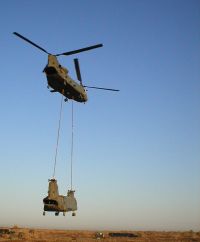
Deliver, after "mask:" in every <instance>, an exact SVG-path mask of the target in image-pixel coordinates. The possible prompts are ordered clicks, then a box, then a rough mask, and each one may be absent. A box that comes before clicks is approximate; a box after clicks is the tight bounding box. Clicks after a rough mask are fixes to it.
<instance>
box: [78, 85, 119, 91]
mask: <svg viewBox="0 0 200 242" xmlns="http://www.w3.org/2000/svg"><path fill="white" fill-rule="evenodd" d="M83 87H87V88H94V89H101V90H107V91H114V92H118V91H119V90H117V89H111V88H104V87H90V86H83Z"/></svg>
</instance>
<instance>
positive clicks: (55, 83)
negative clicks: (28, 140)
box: [13, 32, 119, 103]
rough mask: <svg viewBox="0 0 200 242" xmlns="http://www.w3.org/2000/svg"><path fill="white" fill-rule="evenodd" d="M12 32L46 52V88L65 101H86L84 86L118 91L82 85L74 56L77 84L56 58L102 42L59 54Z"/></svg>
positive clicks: (99, 45)
mask: <svg viewBox="0 0 200 242" xmlns="http://www.w3.org/2000/svg"><path fill="white" fill-rule="evenodd" d="M13 34H15V35H16V36H18V37H19V38H21V39H23V40H25V41H27V42H28V43H29V44H31V45H33V46H35V47H36V48H38V49H40V50H41V51H43V52H45V53H46V54H48V63H47V65H46V67H45V68H44V70H43V72H45V74H46V77H47V82H48V88H49V87H51V88H52V90H51V92H59V93H61V94H62V95H64V96H65V101H67V100H68V99H72V100H75V101H77V102H83V103H85V102H87V100H88V97H87V93H86V89H85V88H94V89H100V90H108V91H119V90H117V89H111V88H103V87H95V86H85V85H83V83H82V78H81V72H80V66H79V61H78V59H77V58H76V59H74V65H75V70H76V75H77V79H78V80H79V82H80V84H79V83H77V82H76V81H74V80H73V79H72V78H71V77H70V76H69V75H68V70H67V68H65V67H63V66H61V65H60V63H59V62H58V60H57V57H58V56H61V55H65V56H68V55H73V54H76V53H80V52H83V51H88V50H92V49H95V48H99V47H102V46H103V45H102V44H97V45H92V46H88V47H85V48H81V49H77V50H73V51H68V52H64V53H61V54H56V55H53V54H51V53H49V52H47V51H46V50H45V49H43V48H42V47H40V46H39V45H37V44H35V43H34V42H32V41H31V40H29V39H27V38H25V37H24V36H22V35H21V34H19V33H17V32H14V33H13Z"/></svg>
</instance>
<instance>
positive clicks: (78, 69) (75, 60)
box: [74, 58, 82, 85]
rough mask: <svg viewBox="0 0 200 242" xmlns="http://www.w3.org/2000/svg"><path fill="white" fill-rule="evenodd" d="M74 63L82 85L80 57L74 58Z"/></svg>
mask: <svg viewBox="0 0 200 242" xmlns="http://www.w3.org/2000/svg"><path fill="white" fill-rule="evenodd" d="M74 65H75V69H76V75H77V79H78V80H79V81H80V83H81V85H82V78H81V72H80V66H79V62H78V59H77V58H76V59H74Z"/></svg>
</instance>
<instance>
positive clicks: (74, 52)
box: [56, 44, 103, 56]
mask: <svg viewBox="0 0 200 242" xmlns="http://www.w3.org/2000/svg"><path fill="white" fill-rule="evenodd" d="M102 46H103V45H102V44H98V45H92V46H88V47H86V48H82V49H78V50H72V51H68V52H64V53H61V54H57V55H56V56H59V55H74V54H76V53H79V52H83V51H88V50H92V49H96V48H99V47H102Z"/></svg>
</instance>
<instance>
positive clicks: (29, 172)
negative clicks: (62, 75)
mask: <svg viewBox="0 0 200 242" xmlns="http://www.w3.org/2000/svg"><path fill="white" fill-rule="evenodd" d="M0 20H1V21H0V25H1V38H0V42H1V47H0V48H1V60H2V61H1V90H2V92H1V95H0V110H1V126H0V132H1V139H0V147H1V148H0V151H1V169H0V181H1V183H0V184H1V185H0V190H1V206H0V225H2V226H3V225H13V224H18V225H20V226H32V227H49V228H65V229H71V228H72V229H128V230H137V229H140V230H147V229H151V230H187V229H193V230H199V228H200V207H199V204H200V189H199V184H200V176H199V172H200V152H199V150H200V125H199V123H200V111H199V105H200V95H199V92H200V82H199V78H200V69H199V66H200V44H199V43H200V2H199V1H198V0H188V1H187V0H184V1H182V0H173V1H172V0H169V1H164V0H160V1H158V0H151V1H148V0H140V1H139V0H133V1H131V0H126V1H114V0H109V1H106V0H103V1H91V0H85V1H68V0H66V1H61V0H59V1H56V2H55V1H47V0H44V1H39V0H36V1H25V0H21V1H11V0H9V1H1V3H0ZM14 31H16V32H19V33H21V34H22V35H24V36H26V37H27V38H29V39H31V40H32V41H34V42H36V43H37V44H39V45H41V46H42V47H43V48H45V49H47V50H48V51H49V52H52V53H60V52H64V51H70V50H73V49H78V48H82V47H85V46H88V45H93V44H97V43H103V44H104V47H103V48H100V49H97V50H93V51H89V52H84V53H80V54H78V55H74V56H69V57H60V58H59V61H60V63H61V64H62V65H64V66H66V67H67V68H68V69H69V73H70V75H71V77H72V78H74V79H75V78H76V75H75V71H74V66H73V58H75V57H78V58H79V61H80V66H81V72H82V78H83V81H84V84H86V85H95V86H103V87H108V88H109V87H110V88H116V89H120V92H119V93H113V92H102V91H97V90H89V91H88V96H89V100H88V102H87V103H86V104H80V103H75V105H74V109H75V114H74V115H75V117H74V122H75V124H74V125H75V127H74V151H75V153H74V188H75V190H76V198H77V201H78V208H79V210H78V212H77V217H75V218H74V217H71V215H70V214H68V215H67V217H62V216H60V217H55V216H54V215H53V214H48V215H47V216H45V217H43V216H42V211H43V204H42V199H43V198H44V197H45V196H46V193H47V188H48V179H49V178H51V176H52V173H53V161H54V153H55V143H56V132H57V126H58V114H59V105H60V98H61V97H60V95H59V94H52V93H50V92H49V91H48V89H47V88H46V86H47V83H46V78H45V75H44V74H43V73H42V70H43V68H44V66H45V65H46V63H47V56H46V55H45V53H43V52H41V51H40V50H38V49H36V48H34V47H32V46H31V45H29V44H27V43H25V42H24V41H22V40H20V39H19V38H16V36H14V35H12V32H14ZM70 121H71V103H70V102H69V103H65V106H64V112H63V118H62V127H61V138H60V145H59V153H58V163H57V170H56V178H57V180H58V184H59V189H60V193H62V194H64V193H66V191H67V189H68V188H69V187H70V142H71V140H70V138H71V124H70Z"/></svg>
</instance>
